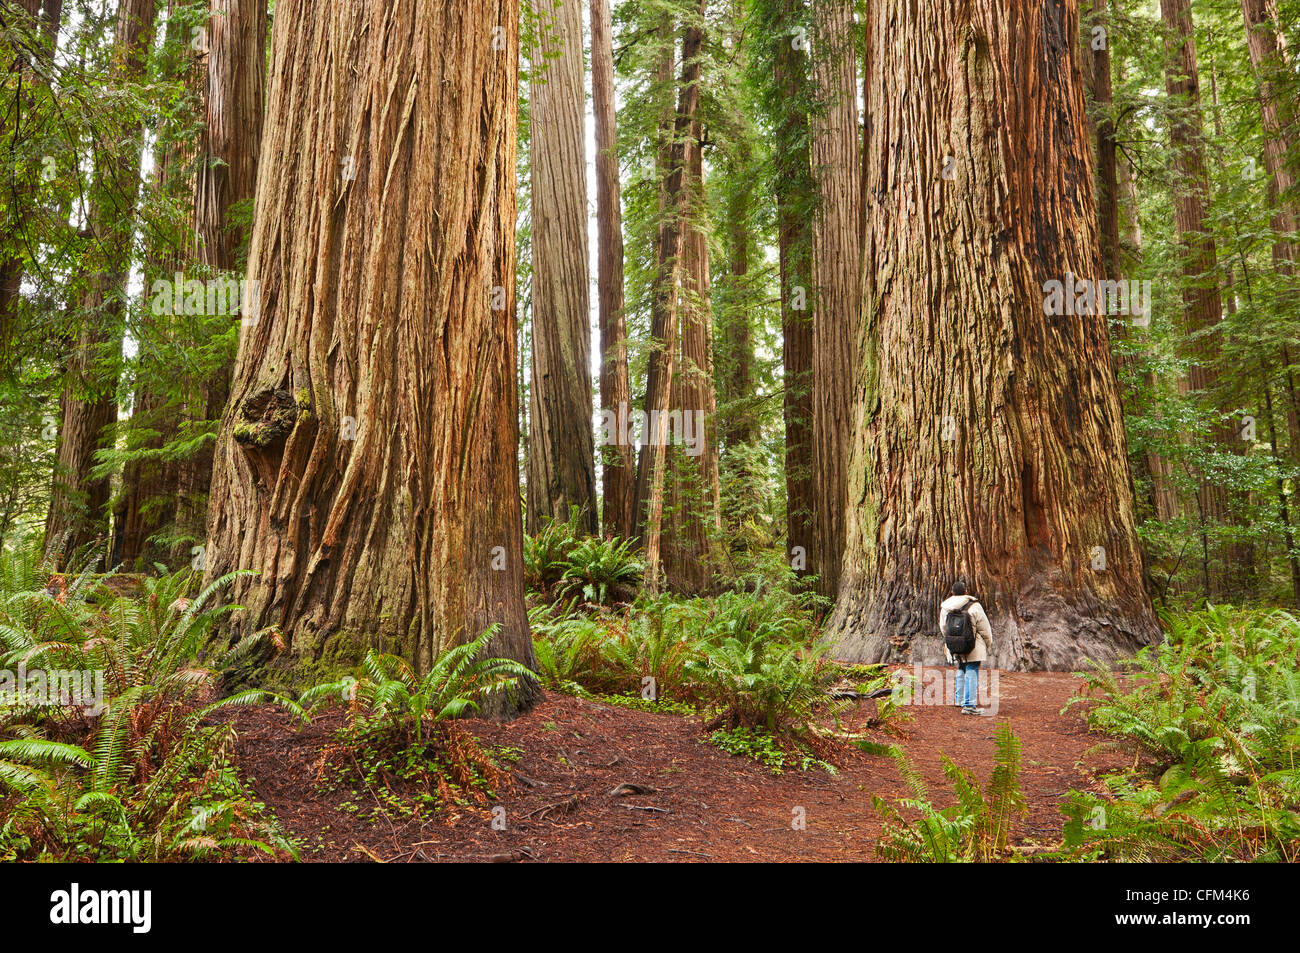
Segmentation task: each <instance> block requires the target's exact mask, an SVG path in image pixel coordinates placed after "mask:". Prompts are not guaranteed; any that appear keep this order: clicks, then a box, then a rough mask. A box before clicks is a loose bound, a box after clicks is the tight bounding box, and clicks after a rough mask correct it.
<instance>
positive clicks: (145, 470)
mask: <svg viewBox="0 0 1300 953" xmlns="http://www.w3.org/2000/svg"><path fill="white" fill-rule="evenodd" d="M178 6H180V3H179V2H178V0H168V5H167V20H166V30H167V34H168V35H167V43H166V45H165V49H166V50H168V51H169V53H170V54H171V55H170V56H167V57H164V58H162V59H161V60H160V63H159V65H158V67H157V68H158V69H159V71H160V72H161V73H162V74H163V75H164V76H166V78H167V79H169V80H172V81H176V82H178V83H180V84H182V85H183V86H184V88H185V89H186V90H188V91H190V92H196V91H198V90H199V89H201V86H202V84H201V79H200V78H201V76H202V68H201V64H200V62H199V61H198V57H197V55H196V53H195V51H194V48H193V46H192V45H191V41H190V32H189V30H190V27H189V26H188V24H185V23H184V22H182V20H181V19H180V18H178V17H176V16H175V13H176V10H177V7H178ZM181 115H182V117H183V116H184V113H183V112H182V113H181ZM184 122H185V120H184V119H183V118H182V119H180V120H179V121H178V120H177V119H175V118H173V117H172V116H164V117H161V118H160V120H159V122H158V131H157V135H156V137H155V139H154V175H153V181H152V182H151V183H150V185H149V188H150V189H151V190H152V191H153V193H154V199H153V204H154V205H155V206H158V207H165V206H166V205H168V204H175V205H177V206H183V205H184V203H186V202H188V201H190V200H191V197H192V196H193V194H194V179H193V176H192V173H191V169H192V167H193V164H194V159H195V154H194V151H195V146H194V145H193V143H192V141H191V140H190V139H189V138H188V136H186V135H184V134H183V133H182V128H181V126H183V124H184ZM186 131H187V130H186ZM141 231H142V232H143V233H144V235H145V240H144V250H143V261H142V269H141V270H142V272H143V275H144V288H145V300H146V301H150V300H151V298H152V296H151V294H150V289H151V288H152V287H153V282H154V281H155V280H156V279H158V278H159V277H162V278H166V279H170V278H172V276H174V275H175V273H177V272H180V271H183V270H184V268H185V264H186V262H187V261H188V260H189V258H190V256H191V249H190V248H189V245H188V242H186V243H182V244H180V245H179V246H178V245H177V243H176V242H175V241H173V240H172V238H171V236H170V235H164V236H162V237H159V234H158V230H157V229H154V228H150V227H148V225H146V226H145V227H144V228H142V229H141ZM186 320H187V318H186V317H179V318H178V317H177V316H175V315H160V314H156V313H153V309H152V308H150V307H146V308H144V309H142V315H141V318H140V321H141V322H142V324H143V325H144V326H145V327H147V328H148V332H147V333H146V334H144V335H143V338H144V339H145V340H146V341H150V340H162V339H165V338H167V337H170V336H171V335H173V334H175V333H176V329H177V325H178V324H179V323H180V322H184V321H186ZM188 320H193V319H192V318H190V319H188ZM138 350H139V353H137V355H136V372H135V391H134V394H133V395H132V398H131V417H130V421H129V423H128V424H127V425H126V427H125V428H123V429H125V430H126V433H127V435H128V441H129V443H130V445H131V446H132V447H133V448H134V449H137V450H142V449H143V450H152V451H158V450H161V449H162V447H163V446H164V445H166V444H167V443H168V442H169V441H171V440H173V439H175V438H176V437H177V435H178V433H179V430H180V424H181V408H180V407H179V406H178V405H177V402H175V401H174V400H172V399H171V398H169V395H168V393H167V390H168V388H167V387H166V386H165V385H162V384H160V381H165V380H166V379H167V378H168V377H169V376H170V375H171V373H172V369H171V368H170V367H163V366H160V364H161V361H160V359H159V357H158V356H157V355H156V354H155V353H151V352H150V351H148V350H146V349H144V348H141V349H138ZM163 360H166V358H164V359H163ZM141 435H143V439H141ZM180 470H181V468H180V466H179V465H178V462H177V461H176V460H174V459H169V458H166V457H163V456H161V455H160V454H157V453H154V454H150V455H141V456H136V457H135V458H133V459H132V460H131V461H130V462H128V463H127V464H126V466H125V467H124V468H123V471H122V481H121V489H120V491H119V493H118V494H117V503H116V509H115V511H114V515H113V529H114V532H113V538H114V552H113V559H112V562H113V563H114V564H115V565H116V564H122V565H126V566H129V567H132V568H136V569H141V570H143V569H147V568H149V567H151V566H153V565H154V564H155V563H166V562H167V561H168V558H169V556H170V555H171V554H170V553H169V551H168V550H167V549H166V548H164V547H163V546H161V545H160V543H159V541H158V539H157V537H158V536H159V534H162V533H168V532H169V531H171V530H172V529H173V528H174V526H175V519H176V511H177V504H178V502H180V501H179V500H178V499H177V483H178V478H179V474H180ZM210 476H211V469H210V468H209V477H210ZM204 490H205V492H206V487H205V488H204ZM201 533H202V531H201V529H200V530H199V531H198V533H197V535H201ZM183 553H184V559H185V561H186V562H188V561H189V558H190V557H189V548H188V547H186V548H184V550H183ZM172 562H173V564H179V563H180V561H179V559H173V560H172Z"/></svg>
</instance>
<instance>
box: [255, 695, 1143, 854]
mask: <svg viewBox="0 0 1300 953" xmlns="http://www.w3.org/2000/svg"><path fill="white" fill-rule="evenodd" d="M1000 678H1001V684H1000V689H999V698H998V706H997V713H996V714H995V715H985V716H981V717H972V716H969V715H962V714H961V713H960V712H959V711H958V710H957V709H956V708H954V707H952V706H924V705H916V706H909V707H907V708H905V709H904V711H905V712H907V714H908V716H909V717H908V718H907V719H906V720H904V721H902V722H901V723H899V724H898V729H899V734H896V735H890V734H886V733H885V732H883V731H880V730H871V731H867V732H866V737H869V738H870V739H871V740H875V741H879V742H882V743H890V742H894V743H898V744H899V745H900V746H901V747H902V748H903V749H904V750H905V751H906V752H907V754H908V756H909V758H910V759H911V760H912V762H913V764H915V765H916V767H917V769H918V770H919V771H920V772H921V774H922V775H923V777H924V778H925V779H926V781H927V783H928V784H929V786H930V792H931V795H932V797H933V798H934V803H935V804H936V806H940V807H942V806H946V805H948V804H950V803H952V801H953V797H952V793H951V791H952V788H951V785H950V784H949V783H948V782H947V781H946V779H945V778H944V776H943V770H942V762H941V757H942V755H944V754H946V755H948V756H949V757H951V758H952V759H953V760H954V761H955V762H956V763H957V764H959V765H961V766H963V767H966V768H968V769H970V770H971V771H973V772H974V774H975V775H976V777H977V778H978V779H979V780H980V781H981V782H987V780H988V779H989V776H990V775H991V773H992V771H993V756H994V731H995V729H996V728H997V726H998V724H999V723H1000V722H1003V721H1006V722H1009V723H1010V725H1011V727H1012V730H1013V731H1014V732H1015V733H1016V735H1017V736H1018V737H1019V738H1020V741H1021V744H1022V750H1021V778H1020V780H1021V785H1022V788H1023V791H1024V794H1025V798H1026V801H1027V802H1028V808H1029V810H1028V813H1027V815H1026V816H1025V817H1024V818H1023V819H1022V820H1020V821H1019V822H1018V823H1017V825H1016V829H1015V833H1014V835H1013V838H1012V841H1013V843H1014V844H1016V845H1018V846H1019V847H1021V848H1024V849H1025V850H1026V851H1027V852H1029V853H1032V852H1033V849H1034V848H1035V847H1048V846H1052V845H1056V844H1059V842H1060V839H1061V829H1062V826H1063V823H1064V816H1063V815H1062V814H1061V813H1060V809H1059V808H1060V805H1061V804H1062V802H1063V801H1064V800H1065V796H1066V794H1067V793H1068V792H1069V790H1070V789H1071V788H1080V789H1090V790H1098V789H1099V784H1098V782H1097V780H1096V779H1097V777H1098V776H1100V775H1101V774H1103V773H1106V772H1107V771H1112V770H1115V769H1117V768H1119V767H1121V766H1122V765H1123V764H1124V763H1125V762H1127V761H1130V760H1131V758H1130V756H1126V755H1125V754H1124V753H1123V752H1121V751H1118V750H1115V749H1112V748H1100V747H1099V746H1100V743H1101V742H1102V738H1101V736H1099V735H1095V734H1090V733H1089V732H1088V730H1087V728H1086V726H1085V725H1084V723H1083V720H1082V716H1081V713H1080V711H1079V710H1078V709H1077V708H1073V709H1071V710H1070V712H1068V713H1067V714H1061V709H1062V708H1063V707H1064V706H1065V704H1066V702H1067V701H1069V699H1070V697H1071V696H1072V695H1073V694H1074V693H1075V691H1076V690H1077V688H1078V687H1079V680H1078V679H1077V678H1074V677H1073V676H1071V675H1069V674H1063V673H1042V672H1037V673H1024V672H1003V673H1000ZM852 705H853V707H850V708H849V709H848V710H847V711H846V712H843V713H842V714H841V715H840V727H841V728H842V729H847V730H850V731H858V732H861V731H863V729H864V727H865V726H866V725H867V724H868V722H869V721H870V720H871V719H872V717H873V716H874V715H875V705H876V703H875V702H874V701H871V700H860V701H857V702H854V703H852ZM343 717H344V716H343V714H342V713H341V712H338V711H335V712H332V713H330V714H327V715H325V716H322V717H318V718H316V719H315V720H314V721H313V723H312V724H311V725H309V726H306V727H304V728H300V729H296V728H294V727H293V723H292V720H291V718H290V716H289V715H288V714H287V713H285V712H284V711H282V710H280V709H277V708H274V707H270V706H266V707H259V708H252V709H248V710H245V711H242V712H241V713H240V714H239V715H237V716H236V718H237V725H238V728H239V761H240V764H241V766H242V767H243V770H244V772H245V774H246V775H247V776H248V777H249V778H250V779H251V782H252V786H253V788H254V790H255V792H256V794H257V796H258V798H259V799H261V800H262V801H264V802H265V803H266V804H267V806H268V807H269V808H270V809H271V810H272V811H274V813H275V814H276V816H277V817H278V818H279V820H280V823H281V825H282V826H283V827H284V828H285V830H286V832H287V833H289V834H290V835H291V836H293V837H294V838H295V839H296V840H297V841H298V842H299V843H300V844H301V845H302V847H301V850H300V854H301V859H302V860H304V861H308V860H325V861H362V862H364V861H376V860H379V861H388V862H412V861H416V862H426V861H495V862H512V861H529V860H531V861H765V862H772V861H843V860H858V861H870V860H876V859H878V858H877V857H876V853H875V846H876V838H877V836H878V834H879V831H880V825H881V821H880V818H879V816H878V815H877V814H876V812H875V811H874V810H873V809H872V806H871V797H872V795H873V794H874V795H879V796H882V797H886V798H898V797H906V796H908V792H907V791H906V788H905V787H904V785H903V782H902V779H901V778H900V776H899V774H898V772H897V770H896V769H895V767H894V764H893V762H892V761H891V760H890V758H888V757H887V756H883V755H872V754H868V753H866V752H864V751H861V750H859V749H858V748H856V747H853V746H851V745H848V744H844V745H842V747H839V748H837V753H836V754H835V755H834V759H833V760H835V761H836V762H837V763H838V766H839V770H838V772H837V773H835V774H830V773H828V772H826V771H825V770H822V769H819V768H815V769H812V770H808V771H798V770H791V769H787V770H786V771H785V772H784V773H782V774H780V775H774V774H773V773H772V772H771V771H770V770H768V769H767V768H766V767H764V766H762V765H761V764H758V763H757V762H755V761H752V760H750V759H748V758H745V757H739V756H735V755H730V754H727V753H725V752H723V751H720V750H718V749H717V748H715V747H714V746H713V745H711V744H710V743H709V742H708V741H707V739H706V737H705V732H704V730H703V727H702V725H701V723H700V721H699V720H698V719H691V718H686V717H683V716H679V715H673V714H660V713H650V712H643V711H635V710H629V709H626V708H621V707H615V706H612V705H607V704H603V703H600V702H597V701H589V700H586V699H580V698H574V697H570V696H567V695H560V694H556V693H554V692H551V693H548V694H547V698H546V700H545V701H544V702H543V704H541V705H540V706H539V707H537V708H536V709H535V710H534V711H532V712H530V713H529V714H527V715H526V716H524V717H522V718H519V719H517V720H516V721H513V722H511V723H508V724H497V723H492V722H487V721H481V720H472V721H468V722H465V723H464V726H465V727H466V728H467V729H468V730H469V731H470V732H471V733H472V734H474V735H475V736H476V737H477V738H478V739H479V740H480V741H481V742H482V743H483V745H484V747H485V748H489V749H491V748H497V749H505V750H508V751H509V752H510V754H511V755H512V756H517V760H516V761H515V763H514V764H513V766H512V767H511V769H510V773H509V774H510V781H509V782H508V783H507V784H505V785H503V786H502V787H501V789H500V790H498V792H497V797H496V798H495V799H494V800H493V801H491V802H490V803H488V804H484V805H483V806H482V807H477V806H469V807H458V808H455V809H451V810H443V811H441V812H438V813H437V814H435V815H433V816H432V817H419V818H416V819H405V818H399V817H392V816H381V817H380V818H379V819H378V820H377V821H372V820H368V819H364V818H363V817H361V816H359V815H360V814H362V813H364V812H360V811H358V810H357V809H356V807H355V805H356V804H357V802H359V801H361V800H364V799H365V795H366V793H367V792H365V791H364V790H363V791H361V792H360V795H358V794H356V793H353V792H350V791H347V790H335V791H330V790H329V786H328V785H322V784H321V783H320V782H319V780H318V778H319V776H320V768H321V764H322V753H323V752H324V751H325V750H326V749H327V748H328V747H329V745H330V744H331V743H332V742H333V740H334V734H335V732H336V731H337V729H338V728H339V727H340V726H341V725H342V723H343ZM620 785H632V786H634V787H633V789H634V790H635V791H637V792H643V793H626V789H624V793H621V794H614V793H613V792H614V791H615V789H617V788H619V786H620ZM372 796H373V795H372ZM375 803H378V802H377V800H376V801H375ZM493 807H501V808H504V809H505V811H504V814H502V812H501V811H499V810H498V811H497V812H496V813H495V815H494V813H493V811H492V808H493ZM494 819H495V820H496V821H497V823H496V828H500V827H502V826H504V829H495V828H494V826H493V820H494ZM800 819H802V821H803V822H804V823H803V829H798V825H797V824H796V823H795V822H796V821H798V820H800ZM502 822H504V825H503V823H502Z"/></svg>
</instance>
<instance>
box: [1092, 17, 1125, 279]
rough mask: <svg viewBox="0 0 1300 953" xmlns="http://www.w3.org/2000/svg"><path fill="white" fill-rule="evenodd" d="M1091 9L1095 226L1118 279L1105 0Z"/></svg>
mask: <svg viewBox="0 0 1300 953" xmlns="http://www.w3.org/2000/svg"><path fill="white" fill-rule="evenodd" d="M1092 12H1093V15H1094V17H1095V20H1096V23H1095V25H1096V26H1097V27H1100V28H1101V29H1102V30H1103V31H1104V32H1103V33H1102V34H1099V35H1093V34H1091V33H1087V34H1085V43H1086V50H1085V52H1084V64H1085V68H1084V78H1085V80H1086V81H1087V85H1088V93H1089V98H1090V99H1091V101H1092V102H1093V103H1095V104H1096V106H1097V115H1096V119H1095V124H1094V126H1093V131H1094V134H1095V136H1096V140H1097V225H1098V235H1097V237H1098V240H1099V241H1100V243H1101V262H1102V265H1103V266H1104V267H1105V269H1106V276H1107V277H1108V278H1111V279H1115V280H1118V279H1119V277H1120V276H1121V275H1122V274H1124V269H1123V265H1122V262H1121V257H1120V241H1119V167H1118V165H1117V163H1116V148H1115V120H1114V118H1113V117H1112V116H1111V114H1110V111H1111V108H1112V106H1113V103H1114V97H1113V95H1112V92H1111V75H1110V17H1109V15H1108V14H1109V11H1108V9H1107V6H1106V0H1092Z"/></svg>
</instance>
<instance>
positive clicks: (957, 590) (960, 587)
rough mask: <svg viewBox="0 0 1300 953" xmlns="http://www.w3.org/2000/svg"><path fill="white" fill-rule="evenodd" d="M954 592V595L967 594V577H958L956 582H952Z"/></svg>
mask: <svg viewBox="0 0 1300 953" xmlns="http://www.w3.org/2000/svg"><path fill="white" fill-rule="evenodd" d="M952 594H953V595H954V596H964V595H966V580H965V579H958V580H957V581H956V582H954V583H953V584H952Z"/></svg>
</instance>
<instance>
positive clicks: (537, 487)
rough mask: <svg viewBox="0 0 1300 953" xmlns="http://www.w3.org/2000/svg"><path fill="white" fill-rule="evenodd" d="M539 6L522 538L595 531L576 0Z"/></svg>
mask: <svg viewBox="0 0 1300 953" xmlns="http://www.w3.org/2000/svg"><path fill="white" fill-rule="evenodd" d="M552 2H553V0H542V2H541V3H540V4H539V5H538V7H539V9H538V11H537V15H538V24H537V28H536V32H537V49H535V50H533V51H532V58H533V70H534V75H536V76H538V80H537V81H534V82H533V84H532V90H531V94H532V103H531V110H532V111H531V120H530V121H531V129H532V153H531V155H532V163H531V173H532V220H533V234H532V249H533V324H532V330H533V336H532V344H533V346H532V365H531V366H532V374H531V377H530V384H529V391H528V395H529V396H528V404H529V414H528V530H529V532H531V533H535V532H537V531H538V530H539V529H540V528H541V526H542V523H543V519H544V518H545V517H552V518H559V519H567V518H568V516H569V509H570V507H575V506H576V507H577V508H578V510H579V512H580V524H579V525H580V526H581V528H582V530H583V531H584V532H586V533H588V534H591V535H594V534H595V533H596V531H597V517H598V516H599V514H598V512H597V509H596V464H595V457H594V437H593V434H592V427H591V318H590V315H589V311H588V287H587V178H586V175H587V167H586V156H585V154H584V146H585V142H586V140H585V137H584V135H583V85H582V66H583V56H582V8H581V6H580V2H581V0H558V3H556V4H555V5H554V6H552Z"/></svg>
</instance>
